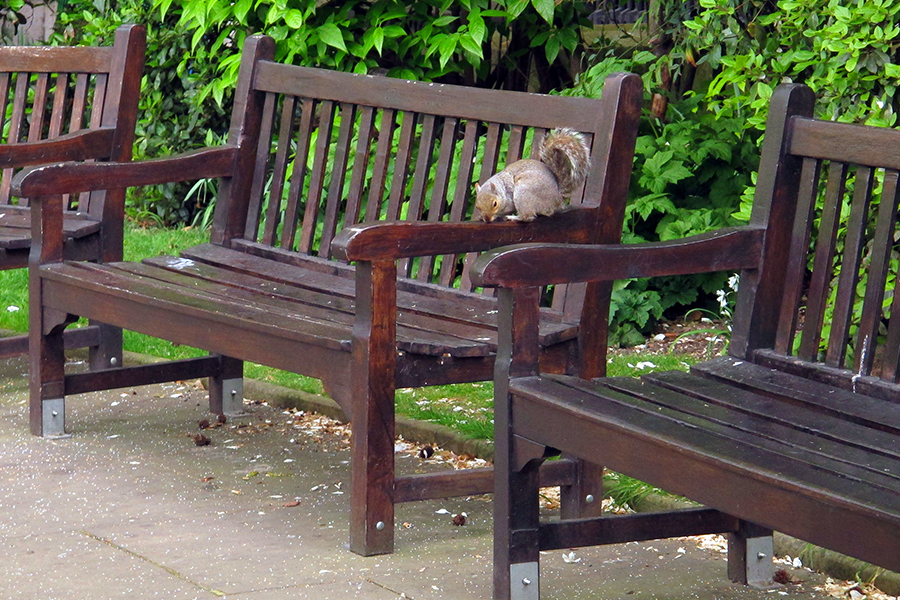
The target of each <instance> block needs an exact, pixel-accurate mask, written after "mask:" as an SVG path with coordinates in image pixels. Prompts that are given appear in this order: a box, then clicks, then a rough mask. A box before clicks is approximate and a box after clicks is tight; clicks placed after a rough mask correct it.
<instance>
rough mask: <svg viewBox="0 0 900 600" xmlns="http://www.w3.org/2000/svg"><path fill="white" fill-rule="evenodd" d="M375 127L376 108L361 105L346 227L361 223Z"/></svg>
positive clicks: (345, 218)
mask: <svg viewBox="0 0 900 600" xmlns="http://www.w3.org/2000/svg"><path fill="white" fill-rule="evenodd" d="M374 127H375V109H374V108H373V107H371V106H363V107H361V108H360V111H359V130H358V132H357V139H356V152H355V153H354V155H353V172H352V173H351V175H350V187H349V188H348V190H347V207H346V208H345V209H344V223H343V226H344V227H347V226H348V225H352V224H355V223H359V217H360V214H361V213H362V200H363V190H365V188H366V172H367V171H368V169H369V157H370V156H371V153H370V149H371V147H372V135H373V130H374Z"/></svg>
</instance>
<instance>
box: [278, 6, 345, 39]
mask: <svg viewBox="0 0 900 600" xmlns="http://www.w3.org/2000/svg"><path fill="white" fill-rule="evenodd" d="M284 22H285V23H287V26H288V27H290V28H291V29H300V28H301V27H303V13H302V12H300V11H299V10H297V9H296V8H292V9H291V10H289V11H287V13H285V15H284ZM341 43H342V44H343V38H342V39H341Z"/></svg>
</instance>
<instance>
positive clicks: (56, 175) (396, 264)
mask: <svg viewBox="0 0 900 600" xmlns="http://www.w3.org/2000/svg"><path fill="white" fill-rule="evenodd" d="M272 54H273V42H272V40H271V39H270V38H266V37H252V38H248V41H247V43H246V44H245V47H244V55H243V57H242V63H241V73H240V77H239V83H238V86H237V90H236V95H235V104H234V112H233V117H232V124H231V130H230V136H229V139H228V142H227V143H226V144H225V145H224V146H221V147H215V148H208V149H204V150H200V151H196V152H193V153H190V154H187V155H183V156H178V157H173V158H169V159H157V160H154V161H147V162H134V163H130V164H128V165H80V164H63V165H56V166H49V167H40V168H37V169H35V170H33V171H32V172H30V173H28V174H27V175H24V176H21V177H20V178H19V179H18V181H17V183H18V185H19V187H20V193H22V194H24V195H26V196H29V197H32V198H33V199H34V200H33V201H34V202H35V205H37V204H40V205H41V207H42V210H41V218H42V222H41V223H42V224H41V226H40V227H41V228H42V237H41V238H40V243H41V246H40V251H41V260H40V265H39V266H37V265H36V266H35V268H34V270H33V273H34V285H35V290H36V291H35V296H34V304H33V307H34V308H33V313H32V314H33V316H34V323H33V326H32V328H33V329H34V331H40V332H42V333H43V335H42V336H41V337H40V339H38V340H36V342H35V344H34V351H33V355H32V368H33V375H32V384H33V387H32V391H31V408H32V430H33V431H34V433H35V434H38V435H59V434H62V433H63V432H64V426H65V425H64V414H65V413H64V399H65V397H66V396H68V395H71V394H76V393H79V392H85V391H91V390H99V389H108V388H112V387H118V386H133V385H139V384H146V383H152V382H160V381H170V380H174V379H185V378H195V377H203V376H208V377H210V402H211V408H212V410H213V411H215V412H219V413H237V412H240V411H241V410H242V388H241V385H242V383H241V382H242V362H241V361H252V362H255V363H260V364H264V365H268V366H271V367H275V368H278V369H284V370H288V371H292V372H296V373H301V374H305V375H309V376H312V377H315V378H318V379H321V380H322V381H323V383H324V387H325V389H326V391H327V392H328V394H329V395H330V396H331V397H332V398H334V399H335V400H336V401H337V402H338V403H339V404H340V406H341V407H342V408H343V410H344V412H345V414H346V415H348V416H349V417H350V418H351V421H352V424H353V441H352V481H351V494H350V496H351V499H350V502H351V527H350V531H351V548H352V549H353V550H354V551H356V552H358V553H362V554H376V553H384V552H390V551H391V549H392V547H393V514H394V504H395V503H397V502H406V501H411V500H419V499H424V498H439V497H447V496H455V495H457V496H458V495H469V494H473V493H484V492H490V491H491V490H492V489H493V475H492V474H491V473H490V471H486V470H476V471H475V472H466V471H457V472H448V473H438V474H436V475H433V476H426V475H417V476H407V477H396V478H395V476H394V458H393V456H394V391H395V389H396V388H397V387H419V386H426V385H436V384H445V383H453V382H470V381H480V380H489V379H490V378H491V377H492V375H493V363H494V355H495V350H496V312H497V303H496V299H495V298H493V297H492V296H491V295H485V294H481V293H475V290H474V288H473V286H472V285H471V282H470V281H469V267H468V265H469V262H467V260H466V257H467V256H469V255H471V254H473V253H476V252H480V251H484V250H487V249H490V248H493V247H497V246H500V245H503V244H509V243H513V242H517V241H527V240H536V241H541V240H543V241H560V242H562V241H566V242H571V243H587V242H599V241H617V240H618V239H619V236H620V231H619V230H618V229H610V228H608V227H607V226H606V223H608V222H616V217H615V216H611V215H607V214H606V211H607V210H608V207H609V206H613V205H614V203H611V202H607V200H606V199H607V198H609V197H613V196H620V195H624V194H625V193H626V191H627V187H628V181H629V173H630V168H631V162H632V157H633V149H634V142H635V139H636V129H637V119H638V115H639V112H640V102H641V97H642V86H641V83H640V80H639V79H638V78H637V77H636V76H634V75H625V74H619V75H615V76H612V77H611V78H610V79H609V80H608V82H607V84H606V87H605V89H604V92H603V98H602V100H590V99H584V98H565V97H551V96H541V95H534V94H523V93H515V92H499V91H490V90H479V89H472V88H464V87H454V86H447V85H437V84H431V83H416V82H409V81H401V80H396V79H389V78H384V77H365V76H356V75H350V74H342V73H336V72H330V71H325V70H317V69H308V68H302V67H294V66H286V65H282V64H278V63H275V62H272V60H271V57H272ZM557 126H568V127H571V128H574V129H575V130H578V131H581V132H583V133H584V134H585V135H586V136H587V138H588V139H589V140H590V143H591V154H592V168H591V172H590V174H589V176H588V179H587V181H586V183H585V185H584V187H583V189H582V190H579V192H578V193H577V194H576V198H575V199H574V204H575V205H576V206H574V207H573V208H571V209H570V210H568V211H567V212H564V213H562V214H559V215H556V216H555V217H553V218H540V219H536V220H535V221H534V222H531V223H527V224H522V223H515V222H497V223H489V224H485V223H480V222H471V221H467V219H469V218H470V217H471V211H472V204H473V198H472V196H473V192H472V187H473V183H474V182H475V181H477V180H480V181H484V180H485V179H486V178H487V177H488V176H489V175H490V174H492V173H493V172H494V170H495V169H496V168H497V166H498V163H503V162H509V161H512V160H515V159H517V158H519V157H520V156H523V155H527V153H529V152H530V153H533V152H534V151H535V148H536V147H537V146H538V145H539V141H540V140H541V139H542V136H543V135H544V133H545V132H546V131H547V130H548V129H550V128H553V127H557ZM523 153H524V154H523ZM204 177H219V178H221V181H220V194H219V197H218V200H217V205H216V212H215V217H214V224H213V230H212V238H211V239H212V241H211V243H208V244H203V245H200V246H197V247H194V248H191V249H189V250H186V251H185V252H183V253H182V254H181V256H179V257H171V256H169V257H165V256H164V257H157V258H152V259H149V260H145V261H143V262H142V263H121V262H119V263H114V264H103V265H94V264H89V263H75V262H65V261H62V260H61V258H62V257H61V255H60V252H59V248H58V244H56V243H55V240H56V239H58V237H59V224H58V214H59V210H60V207H59V203H58V202H57V201H56V200H54V199H52V198H51V197H50V196H51V195H52V194H57V193H59V192H63V191H67V192H75V191H80V190H84V189H95V188H106V187H121V186H132V185H146V184H151V183H159V182H162V181H173V180H179V179H189V178H190V179H196V178H204ZM373 221H375V222H376V223H373ZM363 222H365V223H363ZM335 258H337V259H341V260H340V261H338V260H334V259H335ZM347 262H355V263H356V264H355V266H351V265H348V264H346V263H347ZM582 293H583V290H582V289H579V287H578V286H573V287H571V288H568V289H564V288H559V289H558V290H556V293H555V294H554V296H553V303H552V306H548V307H546V308H544V309H542V311H541V316H540V322H541V325H540V330H541V332H540V338H541V342H540V344H541V351H540V355H541V361H542V362H543V363H544V364H545V366H546V368H548V369H549V370H551V371H553V372H567V371H573V370H575V369H576V368H577V364H578V362H579V356H580V353H579V344H580V341H579V336H578V331H579V328H578V321H579V318H580V313H581V307H582V305H583V303H582V301H581V298H582ZM75 315H79V316H87V317H90V318H95V319H100V320H103V321H104V322H108V323H112V324H114V325H117V326H120V327H122V328H125V329H130V330H135V331H139V332H142V333H146V334H150V335H153V336H156V337H160V338H164V339H167V340H171V341H172V342H175V343H177V344H185V345H190V346H195V347H198V348H201V349H204V350H207V351H209V352H211V353H213V354H211V355H210V356H208V357H203V358H200V359H196V360H187V361H176V362H170V363H163V364H161V365H154V366H142V367H136V368H128V369H118V370H108V371H103V372H99V373H88V374H74V373H70V374H66V373H65V372H64V369H63V353H62V347H61V342H60V332H61V331H62V330H63V329H64V327H65V326H66V324H68V323H69V322H70V321H71V320H72V319H73V318H74V316H75ZM577 469H578V466H577V463H571V462H570V463H566V464H560V465H558V466H556V467H555V471H554V473H555V475H553V474H552V473H551V474H550V475H548V477H554V478H555V479H556V480H557V481H559V482H563V483H565V484H566V485H569V486H570V487H571V486H573V485H574V484H575V482H587V481H588V479H587V478H586V477H580V478H579V477H576V470H577ZM578 485H582V483H579V484H578ZM585 485H587V484H585ZM567 489H569V488H567ZM572 489H574V488H572ZM567 497H569V498H576V499H578V498H582V497H583V494H581V493H577V494H576V493H573V494H570V495H569V496H567ZM569 504H570V505H572V508H571V510H573V511H578V512H583V511H585V510H591V509H592V508H593V507H591V506H582V504H583V503H582V502H580V501H578V502H576V503H574V504H572V503H571V502H570V503H569Z"/></svg>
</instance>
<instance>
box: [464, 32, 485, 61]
mask: <svg viewBox="0 0 900 600" xmlns="http://www.w3.org/2000/svg"><path fill="white" fill-rule="evenodd" d="M459 45H460V46H462V47H463V48H464V49H465V50H467V51H468V52H471V53H472V54H474V55H475V56H477V57H478V58H482V57H483V56H484V55H483V50H482V48H481V44H479V43H478V42H476V41H475V40H474V39H472V36H471V35H463V36H460V38H459Z"/></svg>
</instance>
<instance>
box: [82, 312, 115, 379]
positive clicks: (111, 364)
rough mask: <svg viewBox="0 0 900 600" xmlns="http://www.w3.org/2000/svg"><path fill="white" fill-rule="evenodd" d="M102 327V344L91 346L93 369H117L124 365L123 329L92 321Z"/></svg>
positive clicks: (90, 354)
mask: <svg viewBox="0 0 900 600" xmlns="http://www.w3.org/2000/svg"><path fill="white" fill-rule="evenodd" d="M91 325H95V326H97V327H98V328H99V329H100V344H99V345H97V346H90V347H89V350H88V352H89V356H90V365H91V371H101V370H103V369H115V368H117V367H121V366H122V329H121V328H120V327H113V326H112V325H107V324H106V323H99V322H96V321H91Z"/></svg>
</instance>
